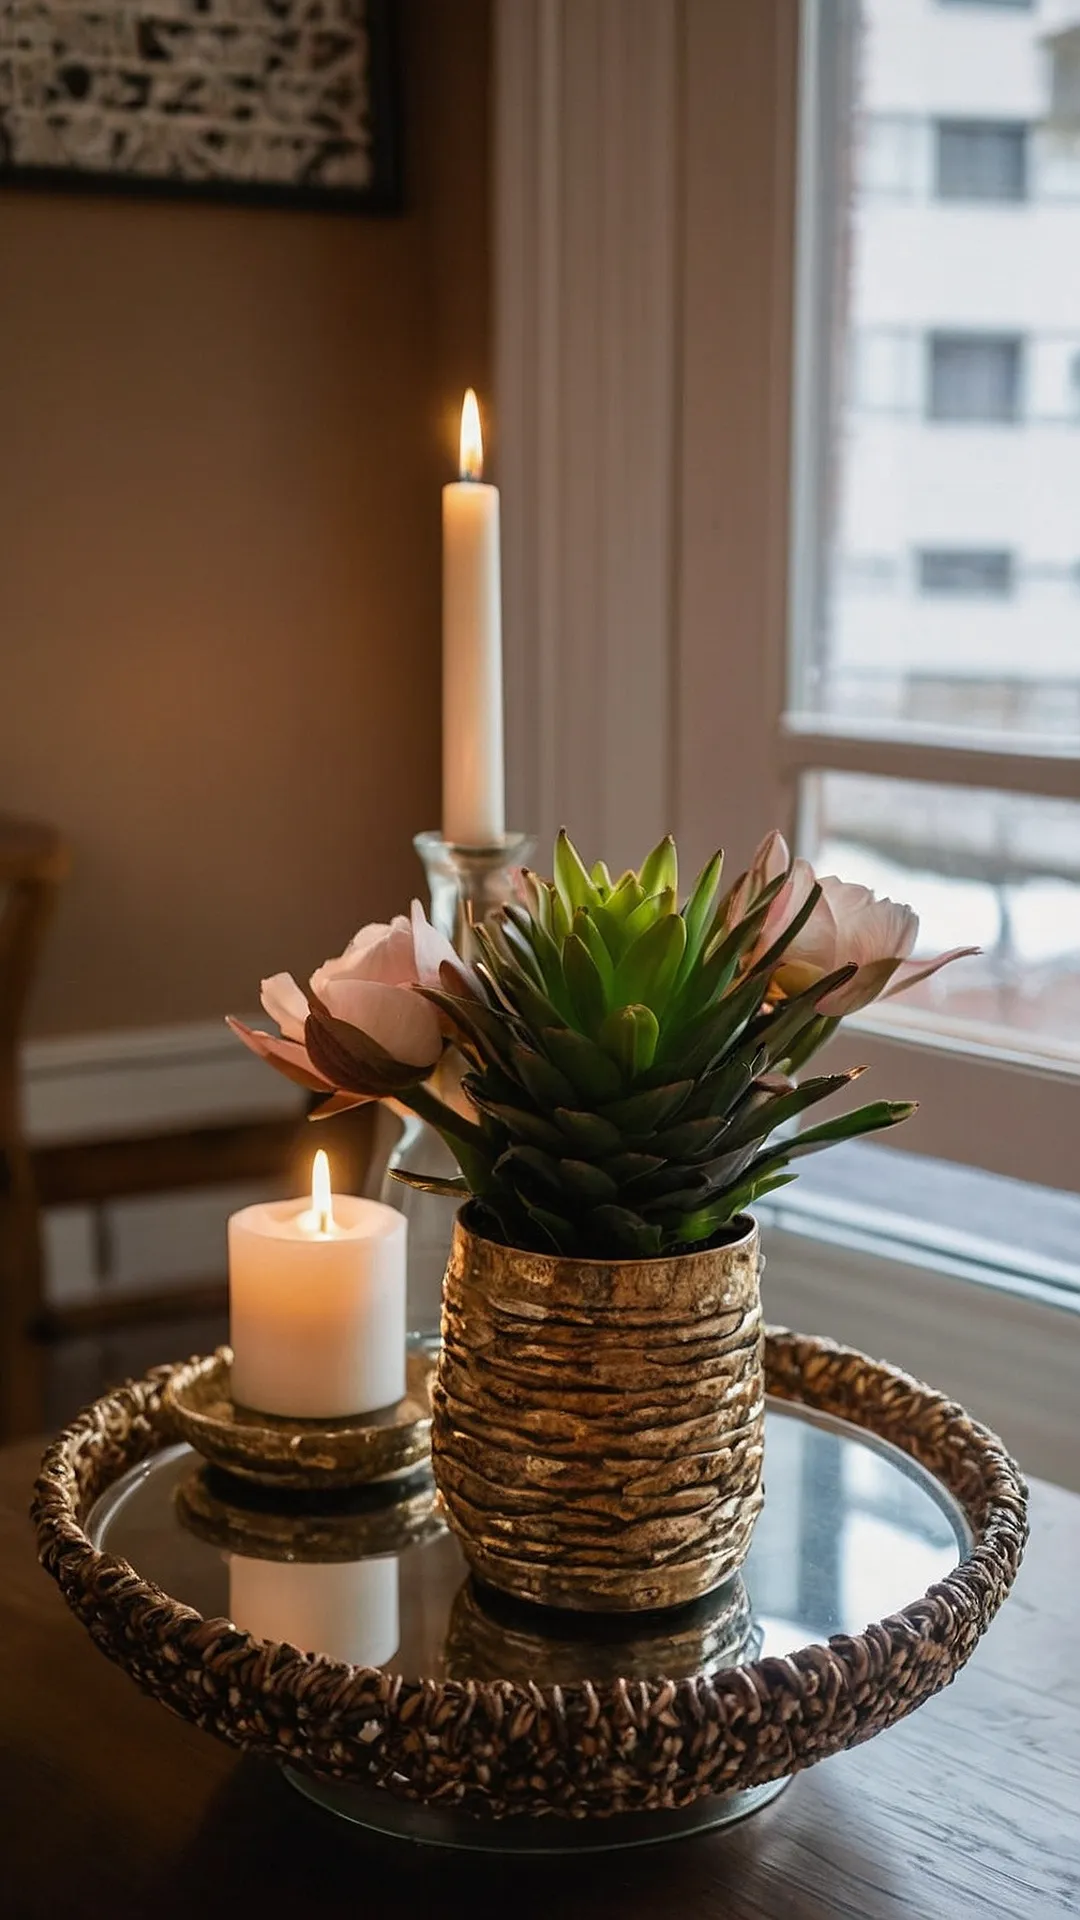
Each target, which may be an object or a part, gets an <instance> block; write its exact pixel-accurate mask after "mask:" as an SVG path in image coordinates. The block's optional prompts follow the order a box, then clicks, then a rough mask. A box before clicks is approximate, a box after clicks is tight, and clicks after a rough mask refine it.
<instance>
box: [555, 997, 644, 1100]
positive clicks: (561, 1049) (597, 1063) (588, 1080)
mask: <svg viewBox="0 0 1080 1920" xmlns="http://www.w3.org/2000/svg"><path fill="white" fill-rule="evenodd" d="M612 1017H613V1016H612V1015H610V1014H609V1016H608V1018H609V1019H611V1018H612ZM606 1024H607V1023H606V1022H605V1025H606ZM601 1031H602V1030H601ZM536 1037H537V1039H538V1041H539V1042H540V1045H541V1046H542V1047H543V1049H544V1052H545V1053H546V1054H547V1057H548V1059H549V1060H550V1061H551V1064H552V1066H554V1067H557V1068H558V1069H559V1072H560V1073H562V1074H565V1075H566V1078H567V1079H568V1080H569V1081H570V1082H571V1085H572V1087H573V1088H574V1089H576V1091H577V1093H578V1094H581V1095H582V1096H584V1098H585V1099H586V1100H587V1101H593V1102H596V1103H599V1104H602V1103H603V1102H604V1101H606V1100H614V1098H615V1096H616V1094H619V1093H621V1092H622V1090H623V1083H622V1075H621V1073H620V1072H619V1069H618V1067H617V1066H616V1064H615V1061H614V1060H613V1059H612V1058H611V1056H610V1055H609V1054H608V1053H607V1052H606V1051H605V1050H604V1049H603V1048H602V1047H600V1046H598V1045H596V1044H595V1042H594V1041H592V1040H590V1039H588V1038H587V1037H586V1035H585V1034H583V1033H573V1032H571V1030H570V1029H569V1028H568V1027H541V1029H540V1031H539V1033H538V1034H537V1036H536ZM565 1104H566V1105H568V1106H573V1105H575V1104H576V1102H575V1100H574V1097H573V1094H571V1097H570V1099H569V1101H567V1102H566V1103H565Z"/></svg>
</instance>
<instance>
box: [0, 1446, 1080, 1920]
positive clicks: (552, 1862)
mask: <svg viewBox="0 0 1080 1920" xmlns="http://www.w3.org/2000/svg"><path fill="white" fill-rule="evenodd" d="M38 1453H39V1449H38V1448H37V1447H36V1446H34V1445H30V1444H26V1443H24V1444H21V1445H20V1446H17V1447H11V1448H8V1449H7V1450H6V1451H4V1452H3V1453H0V1914H3V1916H4V1920H68V1916H71V1920H97V1916H99V1915H100V1916H117V1917H119V1916H123V1920H180V1916H181V1915H182V1916H184V1920H213V1917H214V1916H218V1915H220V1916H222V1920H224V1917H225V1916H228V1920H270V1917H271V1916H275V1915H289V1916H290V1920H316V1917H317V1920H323V1916H327V1917H330V1920H332V1917H333V1916H338V1915H341V1916H348V1920H358V1916H359V1917H360V1920H382V1916H384V1915H385V1916H387V1920H390V1917H391V1916H392V1920H412V1917H413V1916H415V1920H426V1916H428V1915H432V1914H437V1915H438V1916H439V1920H487V1916H489V1915H492V1916H494V1915H497V1914H506V1915H508V1916H510V1920H586V1916H588V1917H589V1920H596V1916H602V1915H608V1914H610V1915H612V1916H618V1920H690V1916H693V1917H694V1920H698V1917H699V1916H700V1920H758V1917H760V1916H763V1915H768V1916H770V1920H772V1917H773V1916H777V1917H779V1916H783V1920H819V1917H820V1920H824V1916H826V1915H828V1916H833V1915H846V1916H850V1920H896V1916H899V1915H912V1916H916V1917H917V1920H965V1916H967V1915H973V1916H988V1917H991V1920H992V1917H993V1916H998V1915H1000V1916H1007V1917H1008V1920H1027V1917H1028V1916H1038V1917H1040V1920H1041V1916H1043V1915H1047V1916H1049V1915H1054V1914H1072V1915H1078V1914H1080V1658H1078V1655H1080V1624H1078V1623H1080V1498H1078V1497H1076V1496H1075V1495H1073V1494H1070V1493H1065V1492H1062V1491H1061V1490H1060V1489H1059V1488H1056V1487H1050V1486H1046V1485H1042V1484H1036V1485H1035V1487H1034V1488H1033V1493H1032V1516H1033V1538H1032V1543H1031V1546H1030V1548H1029V1550H1028V1556H1027V1559H1026V1561H1025V1563H1024V1567H1023V1569H1022V1571H1021V1574H1020V1578H1019V1581H1018V1584H1017V1587H1016V1590H1015V1592H1014V1594H1013V1596H1012V1598H1011V1599H1010V1600H1009V1601H1008V1602H1007V1604H1006V1606H1005V1609H1004V1611H1003V1613H1002V1614H1000V1615H999V1617H998V1619H997V1620H996V1621H995V1623H994V1625H993V1626H992V1627H991V1629H990V1632H989V1634H988V1636H987V1638H986V1640H985V1641H984V1642H983V1644H982V1646H981V1647H980V1648H979V1650H978V1651H977V1653H976V1655H975V1658H974V1660H973V1661H972V1663H971V1665H970V1666H969V1667H968V1669H967V1671H966V1672H965V1673H963V1674H961V1676H960V1678H959V1679H958V1680H957V1681H956V1683H955V1685H954V1686H953V1687H951V1688H950V1689H949V1690H948V1691H947V1692H945V1693H943V1694H941V1695H939V1696H938V1698H937V1699H936V1700H932V1701H931V1702H930V1703H929V1704H928V1705H927V1706H925V1707H924V1708H923V1709H922V1711H921V1712H919V1713H917V1714H915V1715H914V1716H913V1717H912V1719H910V1720H908V1721H906V1722H905V1723H904V1724H903V1725H902V1726H899V1727H896V1728H894V1729H893V1730H892V1732H890V1733H886V1734H884V1735H882V1736H881V1737H880V1738H878V1739H876V1740H872V1741H870V1742H869V1744H868V1745H867V1746H864V1747H862V1748H860V1749H859V1750H858V1751H857V1752H854V1753H850V1754H842V1755H840V1756H839V1757H838V1758H836V1759H834V1760H828V1761H826V1762H825V1763H824V1764H823V1765H821V1766H819V1767H816V1768H815V1769H814V1770H813V1771H812V1772H810V1773H806V1774H803V1775H801V1776H800V1777H799V1778H798V1779H797V1780H795V1781H794V1782H793V1783H792V1785H791V1786H790V1787H789V1788H788V1789H787V1791H786V1792H785V1793H784V1794H783V1795H781V1797H780V1799H779V1800H777V1801H776V1802H775V1803H774V1805H773V1806H771V1807H768V1808H766V1809H764V1810H763V1811H762V1812H761V1813H759V1814H757V1815H755V1816H754V1817H753V1818H752V1819H750V1820H748V1821H746V1822H744V1823H743V1824H742V1825H741V1826H738V1827H734V1828H732V1829H730V1830H729V1831H728V1832H726V1833H723V1832H721V1833H713V1834H702V1835H699V1836H697V1837H694V1838H690V1839H686V1840H681V1841H676V1842H674V1843H672V1844H671V1845H668V1846H661V1847H656V1848H651V1849H650V1848H647V1849H639V1850H636V1851H634V1852H628V1853H622V1854H599V1855H593V1856H591V1857H588V1858H577V1859H566V1858H564V1859H549V1860H537V1859H530V1860H527V1861H526V1860H522V1861H514V1860H512V1859H510V1860H508V1859H500V1858H497V1857H494V1858H493V1857H486V1856H482V1855H476V1854H455V1853H448V1852H446V1851H444V1850H442V1849H437V1848H424V1847H416V1846H411V1845H408V1844H405V1843H401V1842H390V1841H384V1840H379V1839H377V1838H374V1837H371V1836H368V1835H366V1834H364V1833H362V1832H360V1831H359V1830H358V1829H355V1828H349V1827H347V1826H345V1825H344V1824H342V1823H340V1822H338V1821H335V1820H334V1819H333V1818H332V1817H330V1816H329V1815H326V1814H323V1813H321V1812H320V1811H319V1810H318V1809H316V1808H314V1807H311V1806H309V1805H308V1804H307V1803H306V1802H305V1801H303V1800H302V1799H301V1798H300V1796H299V1795H298V1794H296V1793H294V1792H293V1791H292V1790H291V1789H290V1788H289V1787H288V1786H287V1785H286V1784H285V1782H284V1781H283V1780H282V1779H281V1778H280V1776H279V1775H278V1773H277V1772H276V1770H275V1768H274V1767H272V1766H271V1765H268V1764H267V1763H265V1762H259V1761H252V1760H244V1759H241V1758H239V1757H238V1756H237V1755H235V1754H233V1753H232V1752H230V1751H229V1750H228V1749H227V1748H225V1747H223V1746H219V1745H218V1744H217V1743H216V1742H214V1741H213V1740H211V1739H209V1738H208V1737H207V1736H206V1735H205V1734H201V1733H197V1732H196V1731H195V1730H194V1728H192V1727H189V1726H186V1725H185V1724H183V1723H181V1722H180V1721H178V1720H174V1719H171V1718H170V1717H169V1715H168V1714H167V1713H165V1712H164V1711H163V1709H162V1708H161V1707H159V1706H157V1705H155V1704H154V1702H152V1701H150V1700H147V1699H144V1698H143V1697H142V1695H141V1694H139V1693H138V1691H137V1690H136V1688H135V1687H134V1686H133V1685H132V1683H131V1681H130V1680H128V1679H127V1677H126V1675H124V1674H123V1673H121V1672H119V1671H117V1670H116V1669H114V1668H112V1667H110V1666H109V1665H108V1663H107V1662H106V1661H105V1660H104V1659H103V1658H102V1656H101V1655H100V1654H99V1653H98V1652H97V1650H96V1648H94V1647H93V1646H92V1645H91V1643H90V1641H89V1639H88V1638H87V1636H86V1634H85V1633H84V1632H83V1630H82V1628H81V1627H79V1626H78V1625H77V1624H76V1622H75V1620H74V1619H73V1618H72V1617H71V1616H70V1615H69V1614H68V1612H67V1610H66V1609H65V1607H64V1605H63V1602H62V1601H61V1599H60V1596H59V1594H58V1593H57V1591H56V1590H55V1588H54V1587H53V1585H52V1582H51V1581H49V1580H48V1579H47V1578H46V1577H45V1575H44V1574H43V1573H42V1572H41V1570H40V1569H39V1567H38V1566H37V1564H36V1561H35V1557H34V1547H33V1540H32V1537H31V1532H30V1528H29V1525H28V1523H27V1521H26V1518H25V1514H26V1506H27V1500H28V1497H29V1489H30V1483H31V1481H32V1478H33V1475H34V1471H35V1467H36V1463H37V1457H38ZM913 1597H914V1596H913Z"/></svg>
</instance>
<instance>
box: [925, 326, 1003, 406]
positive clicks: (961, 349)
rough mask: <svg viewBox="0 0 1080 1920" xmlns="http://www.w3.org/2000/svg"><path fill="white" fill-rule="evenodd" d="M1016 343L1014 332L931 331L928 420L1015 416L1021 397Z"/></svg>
mask: <svg viewBox="0 0 1080 1920" xmlns="http://www.w3.org/2000/svg"><path fill="white" fill-rule="evenodd" d="M1020 346H1021V343H1020V341H1019V339H1017V338H1016V337H1015V336H1012V337H1009V336H1006V337H1004V338H1001V339H995V338H993V337H992V336H988V337H987V338H985V339H980V337H979V335H978V334H974V333H972V334H962V333H957V334H953V333H932V334H931V335H930V417H931V419H933V420H1015V419H1016V415H1017V411H1018V408H1019V401H1020Z"/></svg>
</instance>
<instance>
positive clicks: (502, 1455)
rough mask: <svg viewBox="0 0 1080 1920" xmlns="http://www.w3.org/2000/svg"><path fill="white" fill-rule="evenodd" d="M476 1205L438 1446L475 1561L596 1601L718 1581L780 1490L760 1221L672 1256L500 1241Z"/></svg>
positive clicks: (456, 1248)
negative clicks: (764, 1463)
mask: <svg viewBox="0 0 1080 1920" xmlns="http://www.w3.org/2000/svg"><path fill="white" fill-rule="evenodd" d="M467 1211H468V1210H467V1209H465V1210H464V1213H467ZM464 1213H463V1215H459V1217H458V1220H457V1222H456V1224H455V1227H454V1238H453V1243H452V1246H451V1249H450V1260H449V1264H448V1266H447V1270H446V1284H445V1290H444V1295H443V1345H442V1351H441V1354H440V1357H439V1364H438V1372H437V1376H436V1380H435V1384H434V1387H433V1390H432V1410H433V1418H432V1432H431V1441H432V1464H433V1466H434V1470H435V1478H436V1481H437V1483H438V1486H439V1490H440V1492H441V1493H442V1496H443V1500H444V1502H445V1505H446V1510H447V1515H448V1517H449V1520H450V1523H451V1525H452V1526H453V1528H454V1531H455V1532H456V1533H457V1535H458V1537H459V1539H460V1541H461V1545H462V1548H463V1550H464V1553H465V1555H466V1558H467V1559H468V1561H469V1563H470V1565H471V1567H472V1568H473V1571H474V1572H475V1573H476V1574H477V1575H478V1576H479V1577H480V1579H482V1580H485V1581H487V1582H488V1583H489V1584H490V1585H491V1586H493V1587H498V1588H500V1589H502V1590H503V1591H504V1592H507V1593H512V1594H516V1595H517V1596H518V1597H519V1598H522V1599H526V1600H534V1601H538V1602H540V1603H542V1604H543V1605H546V1606H556V1607H571V1608H575V1609H578V1610H582V1611H592V1612H602V1611H618V1612H629V1611H634V1610H639V1609H644V1608H651V1607H673V1606H679V1605H681V1604H682V1603H683V1602H685V1601H687V1600H695V1599H697V1598H698V1597H699V1596H700V1595H701V1594H704V1593H709V1592H711V1590H712V1589H713V1588H714V1587H716V1586H718V1585H719V1584H720V1582H721V1581H723V1580H726V1579H727V1578H728V1576H729V1575H730V1574H732V1573H734V1572H735V1571H736V1569H737V1568H738V1567H740V1566H741V1565H742V1563H743V1561H744V1560H745V1558H746V1554H747V1551H748V1549H749V1545H750V1535H751V1532H752V1530H753V1526H754V1521H755V1519H756V1518H757V1515H758V1513H759V1511H760V1508H761V1502H762V1491H761V1458H762V1440H763V1433H764V1418H765V1405H764V1375H763V1368H762V1360H763V1331H762V1322H761V1301H760V1294H759V1288H758V1276H759V1267H760V1261H759V1255H758V1234H757V1227H756V1225H755V1224H754V1222H753V1221H751V1220H747V1221H745V1231H744V1232H743V1233H742V1234H741V1236H740V1237H739V1238H738V1239H737V1240H736V1241H734V1242H732V1243H731V1244H730V1245H728V1246H723V1247H716V1248H712V1249H710V1250H708V1251H706V1252H702V1253H693V1254H683V1255H681V1256H679V1257H677V1258H672V1259H660V1260H616V1261H602V1260H568V1259H560V1258H558V1257H555V1256H547V1255H544V1254H537V1253H522V1252H519V1251H517V1250H516V1249H514V1248H512V1247H504V1246H500V1245H498V1244H497V1243H496V1242H494V1241H491V1240H485V1239H482V1238H481V1237H480V1236H479V1235H478V1234H475V1233H474V1232H473V1231H472V1230H471V1228H470V1227H469V1225H468V1224H467V1221H466V1219H465V1217H464Z"/></svg>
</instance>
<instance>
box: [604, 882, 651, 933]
mask: <svg viewBox="0 0 1080 1920" xmlns="http://www.w3.org/2000/svg"><path fill="white" fill-rule="evenodd" d="M644 898H645V889H644V887H643V886H642V885H641V883H640V881H639V880H638V877H637V874H636V873H632V872H630V871H629V869H628V870H627V871H626V873H622V874H620V875H619V878H618V879H617V880H616V882H615V885H614V887H613V888H612V890H611V892H610V894H609V895H608V898H607V900H606V902H605V905H606V907H607V910H608V912H609V913H611V914H614V916H615V919H616V920H619V921H624V920H628V919H629V917H630V915H631V914H632V913H633V912H634V910H635V908H637V907H640V905H641V903H642V901H643V900H644Z"/></svg>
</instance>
